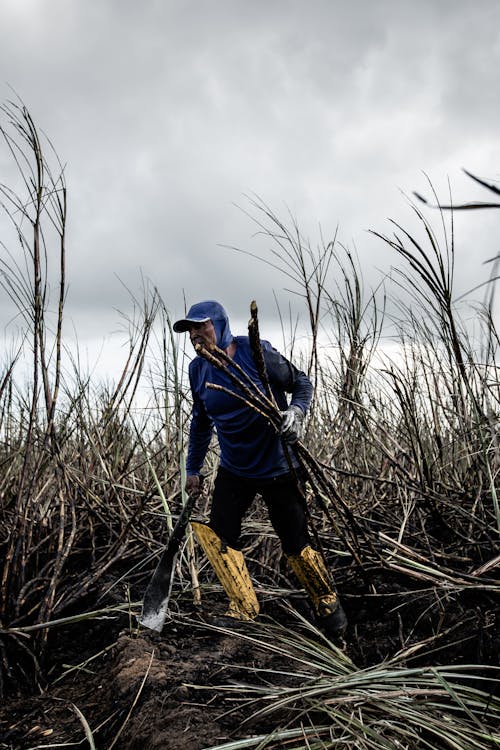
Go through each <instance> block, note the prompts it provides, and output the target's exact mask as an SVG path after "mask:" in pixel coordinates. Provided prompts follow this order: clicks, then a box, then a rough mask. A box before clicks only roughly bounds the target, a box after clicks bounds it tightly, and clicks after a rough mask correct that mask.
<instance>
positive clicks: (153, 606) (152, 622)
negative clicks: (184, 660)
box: [138, 495, 197, 633]
mask: <svg viewBox="0 0 500 750" xmlns="http://www.w3.org/2000/svg"><path fill="white" fill-rule="evenodd" d="M196 499H197V497H194V496H192V495H190V496H189V497H188V499H187V500H186V504H185V505H184V507H183V509H182V511H181V514H180V516H179V518H178V519H177V523H176V524H175V526H174V529H173V531H172V533H171V535H170V539H169V540H168V543H167V545H166V547H165V549H164V550H163V553H162V556H161V557H160V561H159V563H158V565H157V566H156V570H155V572H154V573H153V577H152V579H151V581H150V583H149V585H148V587H147V589H146V591H145V593H144V600H143V603H142V612H141V614H140V616H139V617H138V621H139V623H140V624H141V625H143V626H144V627H145V628H149V629H150V630H156V631H157V632H158V633H161V630H162V628H163V625H164V624H165V619H166V617H167V614H168V603H169V600H170V594H171V593H172V584H173V580H174V571H175V564H176V562H177V557H178V554H179V549H180V546H181V542H182V540H183V538H184V534H185V533H186V527H187V525H188V523H189V517H190V515H191V511H192V509H193V507H194V504H195V502H196Z"/></svg>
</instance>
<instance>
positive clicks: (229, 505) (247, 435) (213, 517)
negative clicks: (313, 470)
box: [173, 300, 347, 637]
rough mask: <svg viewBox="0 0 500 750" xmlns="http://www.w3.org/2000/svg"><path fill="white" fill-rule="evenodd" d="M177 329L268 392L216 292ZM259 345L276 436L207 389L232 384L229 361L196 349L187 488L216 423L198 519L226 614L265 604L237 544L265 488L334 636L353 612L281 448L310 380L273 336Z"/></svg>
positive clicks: (290, 553) (288, 549)
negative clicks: (278, 418)
mask: <svg viewBox="0 0 500 750" xmlns="http://www.w3.org/2000/svg"><path fill="white" fill-rule="evenodd" d="M173 327H174V331H176V332H178V333H180V332H188V333H189V337H190V339H191V343H192V344H193V346H194V347H196V346H197V345H198V344H200V345H201V346H203V347H205V348H207V349H209V348H210V346H212V345H216V346H217V347H218V348H219V349H222V350H224V351H225V352H226V354H227V355H228V356H229V357H230V358H231V359H232V360H233V361H234V363H235V364H236V365H238V366H239V367H241V368H242V369H243V370H244V371H245V372H246V373H247V375H248V376H249V377H250V378H251V379H252V381H253V382H254V383H255V384H256V385H257V387H258V388H259V389H260V390H262V392H265V389H264V386H263V384H262V382H261V380H260V377H259V374H258V371H257V368H256V365H255V363H254V359H253V355H252V351H251V347H250V342H249V339H248V336H236V337H234V336H233V335H232V333H231V329H230V326H229V320H228V316H227V314H226V312H225V310H224V308H223V307H222V305H221V304H220V303H218V302H216V301H214V300H206V301H203V302H198V303H196V304H195V305H193V306H192V307H191V308H190V309H189V311H188V313H187V315H186V317H185V318H183V319H181V320H178V321H176V322H175V323H174V326H173ZM261 348H262V353H263V356H264V362H265V365H266V369H267V376H268V380H269V384H270V386H271V390H272V392H273V395H274V398H275V400H276V403H277V405H278V408H279V409H280V410H281V412H282V423H281V431H280V434H279V435H278V434H277V433H276V430H275V429H274V427H273V426H272V425H271V424H270V423H269V422H268V421H267V420H266V418H265V417H264V416H263V415H261V414H258V413H257V412H256V411H255V410H254V409H252V408H251V407H250V406H248V405H247V404H245V402H244V401H243V400H241V399H238V398H236V397H235V396H232V395H231V394H229V393H227V392H224V391H221V390H216V389H212V388H207V387H206V385H207V383H215V384H218V385H220V386H223V387H225V388H227V389H229V390H233V389H234V385H233V383H232V382H231V380H230V378H229V376H228V374H227V372H225V371H224V368H222V369H221V368H218V367H216V366H214V365H212V364H211V363H210V362H208V361H207V360H206V359H205V358H204V357H202V356H196V357H195V358H194V359H193V360H192V362H191V363H190V366H189V381H190V386H191V393H192V397H193V410H192V419H191V424H190V430H189V446H188V456H187V466H186V468H187V480H186V490H187V492H188V493H189V494H191V495H193V494H194V495H197V494H199V493H200V491H201V469H202V467H203V463H204V460H205V456H206V453H207V450H208V446H209V444H210V440H211V437H212V432H213V429H214V427H215V430H216V433H217V439H218V443H219V449H220V465H219V469H218V472H217V477H216V480H215V486H214V492H213V497H212V504H211V511H210V520H209V523H208V525H205V524H201V523H193V524H192V526H193V529H194V531H195V534H196V536H197V539H198V541H199V542H200V544H201V546H202V548H203V550H204V551H205V553H206V555H207V557H208V559H209V561H210V563H211V564H212V567H213V568H214V570H215V572H216V574H217V576H218V577H219V580H220V582H221V584H222V585H223V587H224V589H225V591H226V593H227V594H228V597H229V609H228V612H227V613H226V614H227V615H228V616H229V617H233V618H236V619H239V620H245V619H254V618H255V617H256V616H257V615H258V613H259V604H258V601H257V597H256V595H255V591H254V589H253V586H252V583H251V580H250V576H249V574H248V570H247V568H246V564H245V561H244V558H243V554H242V553H241V551H240V535H241V524H242V520H243V517H244V515H245V513H246V512H247V511H248V509H249V507H250V505H251V503H252V501H253V500H254V498H255V495H256V494H257V493H259V494H260V495H261V496H262V498H263V500H264V502H265V503H266V506H267V509H268V512H269V518H270V520H271V523H272V525H273V527H274V529H275V531H276V533H277V534H278V536H279V538H280V541H281V545H282V548H283V551H284V553H285V555H286V557H287V559H288V562H289V563H290V566H291V567H292V569H293V570H294V572H295V573H296V575H297V577H298V579H299V580H300V582H301V583H302V585H303V586H304V588H305V589H306V591H307V593H308V595H309V598H310V599H311V603H312V605H313V608H314V610H315V613H316V616H317V618H318V624H319V625H320V626H321V627H322V628H323V630H324V631H325V632H326V633H327V634H328V635H330V636H332V637H336V636H338V635H341V634H343V632H344V630H345V628H346V625H347V620H346V617H345V614H344V611H343V609H342V607H341V605H340V603H339V601H338V597H337V594H336V592H335V590H334V587H333V585H332V583H331V579H330V576H329V574H328V571H327V570H326V568H325V565H324V562H323V558H322V557H321V555H320V554H319V553H318V552H317V551H316V550H314V549H313V547H312V546H311V539H310V536H309V532H308V527H307V516H306V512H305V509H304V502H303V495H302V493H301V491H300V489H299V487H298V486H297V475H296V473H295V472H294V471H292V470H291V466H290V461H291V462H292V467H293V465H294V460H293V459H292V458H291V456H287V455H285V450H286V448H284V444H285V445H286V444H287V443H293V442H294V441H296V440H299V439H300V438H301V436H302V431H303V422H304V417H305V414H306V412H307V409H308V407H309V405H310V403H311V398H312V392H313V387H312V383H311V381H310V380H309V378H308V377H307V376H306V375H305V374H304V373H303V372H301V371H300V370H298V369H297V368H296V367H295V366H294V365H293V364H292V363H291V362H289V361H288V360H287V359H285V358H284V357H283V356H282V355H281V354H280V353H279V352H278V351H277V350H276V349H274V348H273V347H272V346H271V344H270V343H269V342H268V341H261ZM287 394H289V398H287Z"/></svg>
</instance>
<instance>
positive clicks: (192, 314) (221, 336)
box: [173, 299, 233, 349]
mask: <svg viewBox="0 0 500 750" xmlns="http://www.w3.org/2000/svg"><path fill="white" fill-rule="evenodd" d="M207 320H211V321H212V323H213V325H214V328H215V333H216V335H217V346H218V347H219V349H227V347H228V346H229V344H230V343H231V341H232V340H233V334H232V333H231V329H230V327H229V318H228V317H227V313H226V311H225V310H224V308H223V307H222V305H221V304H220V302H216V301H215V300H213V299H209V300H204V301H203V302H196V304H194V305H191V307H190V308H189V310H188V313H187V315H186V317H185V318H182V319H181V320H176V321H175V323H174V326H173V328H174V331H175V332H176V333H183V332H185V331H188V330H189V328H190V326H191V325H192V324H193V323H206V322H207Z"/></svg>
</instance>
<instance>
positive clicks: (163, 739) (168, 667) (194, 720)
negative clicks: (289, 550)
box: [0, 571, 500, 750]
mask: <svg viewBox="0 0 500 750" xmlns="http://www.w3.org/2000/svg"><path fill="white" fill-rule="evenodd" d="M414 583H415V582H411V581H410V582H409V581H408V580H407V579H403V578H401V577H398V576H397V575H394V574H389V573H388V572H387V571H385V572H384V575H383V577H382V576H381V577H380V578H379V580H378V582H377V584H376V586H375V592H372V591H367V587H366V586H365V585H364V584H362V583H361V582H359V583H356V581H351V582H350V586H349V590H348V591H347V590H346V591H345V592H341V593H342V599H343V603H344V605H345V609H346V611H347V614H348V617H349V629H348V632H347V634H346V642H345V644H344V648H345V650H346V652H347V654H348V655H349V656H350V657H351V659H352V660H353V661H354V662H355V663H356V664H357V665H358V666H359V667H363V666H367V665H370V664H375V663H378V662H380V661H383V660H384V659H387V658H388V657H390V656H392V655H394V654H395V653H396V652H397V651H398V650H400V649H401V648H403V647H408V646H409V645H411V644H412V643H417V642H419V641H422V640H424V639H431V641H432V649H433V652H432V654H431V655H429V654H426V655H425V656H421V657H420V656H419V655H418V653H417V654H416V656H415V657H414V660H413V661H412V663H413V664H418V663H419V659H420V660H421V661H422V662H423V663H425V660H426V659H427V661H428V662H429V663H433V664H439V663H448V664H451V663H469V664H470V663H479V664H494V663H497V658H498V656H497V655H498V653H499V652H500V636H499V633H498V627H497V623H498V606H497V604H495V602H494V600H491V601H490V600H489V599H488V597H487V596H485V595H484V594H482V595H481V597H478V596H477V595H471V594H460V595H457V594H454V595H449V596H444V595H443V593H442V592H441V593H438V592H436V591H434V590H432V589H428V588H427V589H424V588H422V589H419V588H417V587H416V586H415V585H414ZM411 589H413V590H411ZM265 599H266V597H264V600H265ZM295 603H296V604H300V603H301V602H300V601H299V600H296V602H295ZM302 604H303V603H302ZM180 605H181V607H180V608H181V610H183V613H182V614H179V615H178V616H176V617H175V618H174V619H172V620H171V621H169V622H167V624H166V625H165V628H164V630H163V633H162V634H161V636H160V635H158V634H156V633H152V632H150V631H141V632H140V633H137V632H136V630H135V629H134V625H133V624H130V623H128V621H125V618H124V617H122V618H121V619H120V618H118V619H115V620H105V621H99V620H92V621H87V622H84V623H81V624H79V625H74V626H72V627H68V628H66V629H62V628H61V629H60V630H59V631H57V630H56V629H53V631H51V636H50V637H51V642H50V646H51V649H50V653H51V658H52V660H53V665H52V675H51V680H52V681H51V683H50V684H49V685H48V686H47V687H46V688H45V689H44V690H43V692H42V693H41V694H39V695H35V696H33V695H32V696H28V697H26V696H18V697H17V698H15V699H12V700H10V701H9V703H7V705H5V706H4V707H2V708H1V709H0V749H1V750H27V749H28V748H30V749H32V750H35V748H45V747H61V746H63V744H64V743H73V744H75V743H76V746H77V747H83V748H85V747H89V746H90V745H89V743H88V741H87V739H86V738H85V729H84V722H85V720H86V722H88V725H89V726H90V727H91V730H92V735H93V738H94V741H95V744H96V747H97V748H99V750H104V749H105V750H111V748H112V747H115V748H120V750H122V749H123V750H139V749H140V750H160V748H161V750H171V749H172V750H173V748H176V750H202V749H204V748H210V747H212V746H213V745H217V744H220V743H223V742H224V741H228V740H230V739H236V738H241V737H246V736H251V735H255V734H260V733H267V732H269V731H270V730H271V729H272V728H273V727H275V726H276V725H277V724H278V723H280V717H279V716H277V715H276V714H274V715H273V716H272V717H271V718H269V719H267V720H263V719H262V718H260V719H259V720H257V719H253V720H252V718H251V717H252V714H253V713H254V711H255V706H251V705H248V703H247V702H246V701H236V700H235V698H234V696H233V697H231V696H230V695H229V694H228V693H226V692H224V691H223V690H222V689H221V687H222V686H223V685H227V684H230V683H242V684H263V682H265V681H266V680H268V681H269V680H272V679H273V676H272V674H269V673H268V674H264V673H263V672H262V671H258V670H281V672H282V673H283V672H285V671H290V667H291V665H290V664H289V663H288V660H286V659H284V658H283V657H282V656H280V655H277V654H273V653H271V652H269V651H268V650H266V649H259V648H257V647H256V645H255V643H253V642H249V641H248V640H245V639H244V638H242V637H241V636H242V635H245V634H248V633H249V632H251V630H250V631H249V630H248V627H249V626H245V625H243V626H242V627H241V628H240V629H238V630H236V631H234V632H230V631H222V630H216V629H214V628H213V627H210V626H207V624H206V621H207V620H208V619H210V615H212V614H213V613H214V610H215V613H216V614H217V612H218V613H219V614H220V613H221V612H222V611H223V610H222V607H223V602H222V599H221V600H220V601H219V602H217V603H215V604H213V603H211V606H210V612H209V611H208V609H207V606H208V605H207V604H204V605H203V607H202V608H201V610H200V609H198V610H196V611H194V610H193V607H192V605H190V604H189V602H188V601H185V602H182V601H181V602H180ZM212 605H213V606H212ZM271 618H272V619H273V621H276V620H278V621H280V622H281V623H282V624H285V625H286V626H287V627H288V628H298V629H300V628H301V627H302V626H301V623H300V621H299V620H298V619H297V618H296V617H294V616H293V615H292V614H291V613H290V612H289V611H287V610H285V608H283V607H282V606H280V602H279V597H276V596H275V597H272V596H270V595H268V597H267V601H264V606H263V621H264V622H265V621H266V619H269V620H270V619H271ZM104 649H106V651H104ZM103 651H104V653H101V654H100V655H99V656H98V657H97V658H95V659H92V661H89V662H88V663H87V664H84V662H85V660H87V659H89V658H91V657H92V656H94V655H95V654H99V653H100V652H103ZM423 652H424V653H425V649H424V650H423ZM69 665H81V666H80V668H79V669H74V670H72V671H68V666H69ZM82 665H83V666H82ZM276 679H278V678H276ZM296 679H297V678H295V677H293V676H289V677H287V676H285V675H283V674H281V675H279V679H278V681H279V683H280V684H286V683H287V681H288V682H289V683H293V681H294V680H296ZM78 711H79V712H81V714H80V716H79V715H78ZM81 715H83V717H84V719H82V716H81ZM285 719H286V717H285V716H283V717H281V720H282V721H283V722H284V720H285ZM113 743H114V744H113Z"/></svg>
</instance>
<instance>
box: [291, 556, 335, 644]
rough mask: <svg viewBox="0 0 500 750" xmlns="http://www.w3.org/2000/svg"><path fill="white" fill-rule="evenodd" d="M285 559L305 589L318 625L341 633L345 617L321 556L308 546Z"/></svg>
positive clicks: (330, 632)
mask: <svg viewBox="0 0 500 750" xmlns="http://www.w3.org/2000/svg"><path fill="white" fill-rule="evenodd" d="M287 560H288V562H289V563H290V567H291V568H292V570H293V572H294V573H295V575H296V576H297V578H298V579H299V581H300V583H301V584H302V585H303V587H304V588H305V590H306V591H307V593H308V595H309V598H310V600H311V603H312V605H313V607H314V611H315V613H316V615H317V616H318V619H319V623H320V625H321V626H322V627H323V629H325V630H326V631H327V634H328V635H332V636H337V635H343V633H344V631H345V629H346V627H347V618H346V616H345V612H344V610H343V609H342V607H341V605H340V602H339V600H338V596H337V594H336V593H335V591H334V588H333V584H332V582H331V579H330V576H329V574H328V571H327V569H326V566H325V563H324V561H323V558H322V556H321V555H320V554H319V552H317V551H316V550H314V549H313V548H312V547H309V546H308V547H304V549H303V550H302V551H301V552H300V554H298V555H288V556H287Z"/></svg>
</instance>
